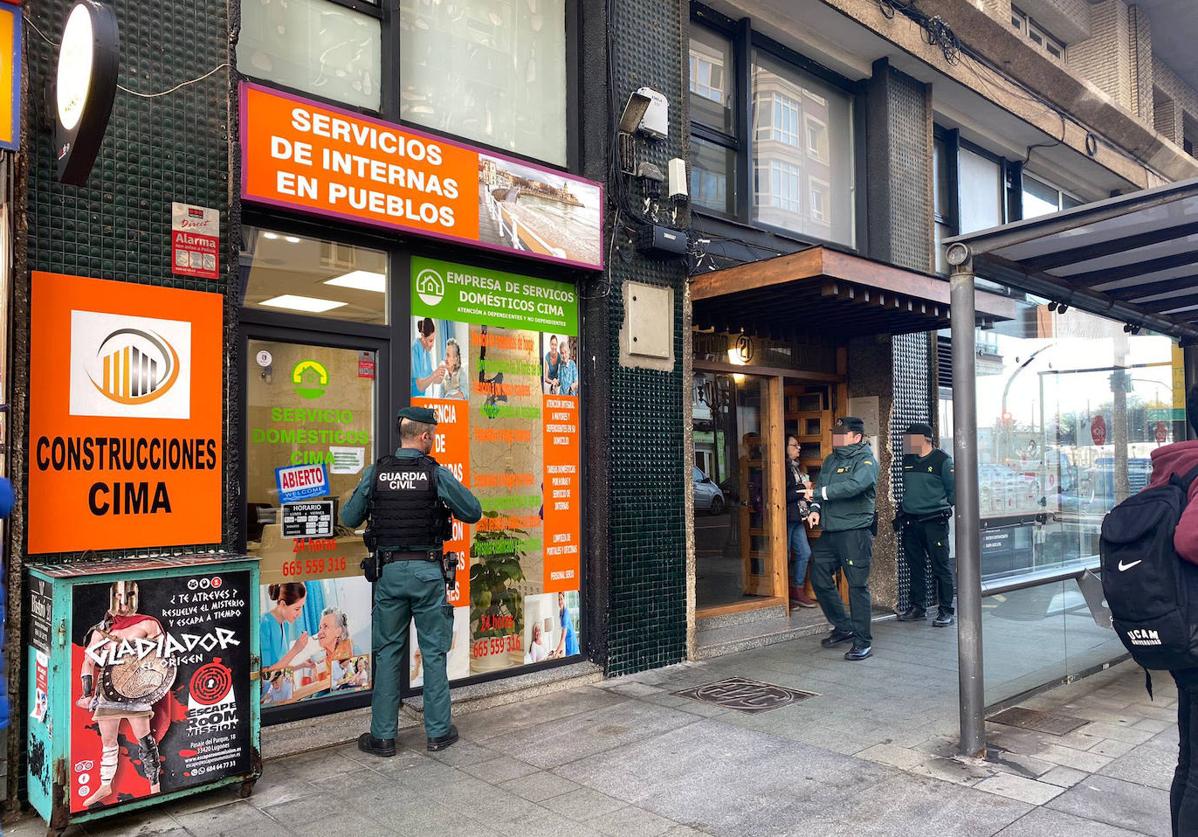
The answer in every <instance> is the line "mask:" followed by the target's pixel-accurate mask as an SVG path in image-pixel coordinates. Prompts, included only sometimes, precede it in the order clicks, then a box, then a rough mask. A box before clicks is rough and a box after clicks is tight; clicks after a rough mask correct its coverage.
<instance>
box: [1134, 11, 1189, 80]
mask: <svg viewBox="0 0 1198 837" xmlns="http://www.w3.org/2000/svg"><path fill="white" fill-rule="evenodd" d="M1135 5H1136V6H1138V7H1139V8H1140V9H1141V10H1143V11H1146V12H1148V19H1149V20H1150V21H1151V22H1152V52H1153V54H1154V55H1156V56H1157V57H1159V58H1160V59H1161V60H1162V61H1164V62H1165V63H1166V64H1168V65H1169V67H1170V68H1171V69H1172V70H1173V72H1175V73H1177V74H1178V75H1179V76H1181V78H1182V80H1183V81H1184V82H1185V83H1186V84H1188V85H1190V86H1191V87H1198V50H1195V49H1194V44H1195V43H1198V15H1196V14H1195V13H1194V11H1195V9H1194V0H1136V2H1135Z"/></svg>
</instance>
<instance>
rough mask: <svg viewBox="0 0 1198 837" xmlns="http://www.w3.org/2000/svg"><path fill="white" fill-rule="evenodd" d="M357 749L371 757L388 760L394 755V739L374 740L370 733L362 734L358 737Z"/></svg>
mask: <svg viewBox="0 0 1198 837" xmlns="http://www.w3.org/2000/svg"><path fill="white" fill-rule="evenodd" d="M358 749H359V750H361V751H362V752H363V753H370V755H372V756H381V757H382V758H385V759H389V758H391V757H392V756H393V755H395V739H394V738H375V737H374V736H373V735H371V734H370V733H368V732H364V733H362V734H361V735H359V736H358Z"/></svg>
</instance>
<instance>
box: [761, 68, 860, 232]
mask: <svg viewBox="0 0 1198 837" xmlns="http://www.w3.org/2000/svg"><path fill="white" fill-rule="evenodd" d="M752 96H753V114H754V124H755V129H756V130H754V131H753V136H754V139H755V142H754V144H753V166H754V168H755V169H756V170H757V171H758V172H761V171H769V172H770V177H769V179H768V184H767V183H766V182H765V181H764V180H763V179H762V178H761V177H758V178H757V183H756V185H757V188H758V189H759V190H761V189H765V188H768V189H769V195H768V199H767V198H766V197H765V196H764V195H759V196H758V198H757V199H756V200H754V202H753V204H754V215H753V220H755V221H758V222H760V223H764V224H769V225H771V226H775V227H781V228H783V229H786V230H791V231H793V232H797V233H800V234H805V235H810V236H813V237H815V238H818V239H821V240H828V241H834V242H837V243H841V244H848V245H850V246H851V245H852V244H853V224H854V212H853V130H852V100H851V98H850V96H849V95H848V94H846V93H843V92H841V91H840V90H837V89H836V88H834V87H833V86H832V85H831V84H829V83H827V82H825V81H822V80H820V79H818V78H816V77H815V76H813V75H811V74H809V73H807V72H804V71H803V70H800V69H799V68H797V67H794V66H792V65H789V64H786V63H783V62H782V61H780V60H778V59H776V58H774V57H773V56H772V55H770V54H768V53H766V52H765V51H764V50H760V49H758V50H754V53H753V89H752ZM800 125H802V126H803V129H802V130H803V135H802V139H801V140H800V133H799V130H800V129H799V126H800ZM800 172H804V173H806V175H807V176H808V177H809V178H810V181H809V182H810V183H811V184H812V185H811V187H810V188H809V192H810V194H811V202H810V205H809V206H807V207H804V206H803V205H802V199H801V194H802V193H801V189H800V188H799V175H800ZM792 183H793V191H791V184H792ZM815 184H819V185H818V186H817V185H815ZM817 192H818V195H819V198H818V202H817V200H816V194H817ZM817 213H818V214H817Z"/></svg>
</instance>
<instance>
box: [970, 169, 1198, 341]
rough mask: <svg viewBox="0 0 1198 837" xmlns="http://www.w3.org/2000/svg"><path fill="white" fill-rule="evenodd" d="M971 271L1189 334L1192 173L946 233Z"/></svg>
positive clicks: (1193, 328) (1197, 260)
mask: <svg viewBox="0 0 1198 837" xmlns="http://www.w3.org/2000/svg"><path fill="white" fill-rule="evenodd" d="M954 242H959V243H961V244H964V245H965V246H966V247H968V248H969V251H968V253H967V254H962V256H963V258H969V257H972V259H973V272H974V273H975V274H976V275H978V276H984V277H985V278H987V279H991V280H994V281H996V282H1002V283H1004V284H1007V285H1011V286H1012V287H1016V288H1019V289H1021V290H1024V291H1027V292H1029V293H1033V294H1036V295H1038V296H1041V297H1047V298H1048V299H1049V300H1051V301H1053V302H1056V303H1058V304H1061V303H1063V304H1065V305H1072V306H1074V307H1077V308H1081V309H1084V310H1087V311H1092V312H1094V313H1096V314H1101V315H1103V316H1106V317H1111V318H1114V319H1120V320H1123V321H1125V322H1126V323H1127V324H1128V325H1130V326H1133V327H1135V326H1140V327H1145V328H1149V329H1152V330H1155V331H1159V332H1162V333H1165V334H1169V335H1171V336H1173V337H1177V338H1179V339H1181V340H1183V341H1186V342H1193V341H1198V180H1187V181H1184V182H1181V183H1172V184H1169V185H1167V186H1161V187H1159V188H1156V189H1147V190H1145V191H1142V192H1135V193H1133V194H1130V195H1124V196H1121V197H1118V198H1111V199H1110V200H1105V201H1101V202H1099V203H1093V204H1088V205H1086V206H1082V207H1078V208H1077V209H1071V210H1068V211H1066V212H1058V213H1055V214H1053V215H1046V216H1043V217H1041V218H1034V219H1032V220H1029V221H1019V222H1017V223H1012V224H1007V225H1006V226H1003V227H995V228H994V229H990V230H983V231H981V232H976V233H970V234H969V235H963V236H958V237H957V238H952V239H949V241H948V243H949V244H950V245H951V244H952V243H954Z"/></svg>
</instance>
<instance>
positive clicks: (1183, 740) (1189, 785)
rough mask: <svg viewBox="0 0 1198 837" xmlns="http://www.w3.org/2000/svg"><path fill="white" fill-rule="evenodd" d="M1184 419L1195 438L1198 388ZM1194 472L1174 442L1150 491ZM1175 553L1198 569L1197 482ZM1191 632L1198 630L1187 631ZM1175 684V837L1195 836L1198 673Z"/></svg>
mask: <svg viewBox="0 0 1198 837" xmlns="http://www.w3.org/2000/svg"><path fill="white" fill-rule="evenodd" d="M1186 415H1187V417H1188V418H1189V422H1190V426H1191V427H1193V428H1194V432H1195V433H1198V386H1195V387H1193V388H1192V389H1191V390H1190V394H1189V397H1188V398H1187V399H1186ZM1195 468H1198V441H1188V442H1174V443H1173V444H1171V445H1165V446H1164V447H1159V448H1157V449H1156V450H1154V451H1153V452H1152V478H1151V479H1150V480H1149V483H1148V488H1158V487H1160V486H1163V485H1168V484H1169V481H1170V480H1171V479H1173V478H1174V477H1177V478H1178V479H1181V478H1183V477H1185V476H1186V475H1187V474H1189V473H1190V472H1191V471H1193V470H1194V469H1195ZM1173 548H1174V549H1175V550H1176V551H1177V555H1178V557H1180V558H1181V559H1182V560H1183V561H1189V562H1190V563H1191V564H1198V480H1195V481H1194V482H1193V483H1191V485H1190V493H1189V503H1188V504H1187V505H1186V508H1185V511H1184V512H1182V515H1181V520H1180V521H1179V522H1178V524H1177V528H1176V529H1175V530H1174V531H1173ZM1187 627H1188V628H1189V630H1190V631H1191V632H1193V631H1194V630H1196V629H1198V625H1189V626H1187ZM1169 673H1170V674H1171V675H1173V680H1174V681H1175V682H1176V683H1177V737H1178V744H1179V746H1178V757H1177V769H1176V770H1175V771H1174V773H1173V785H1172V787H1171V788H1170V790H1169V811H1170V814H1171V816H1172V820H1173V837H1186V835H1190V834H1198V764H1195V763H1194V760H1195V758H1198V668H1188V669H1182V670H1179V671H1171V672H1169Z"/></svg>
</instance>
